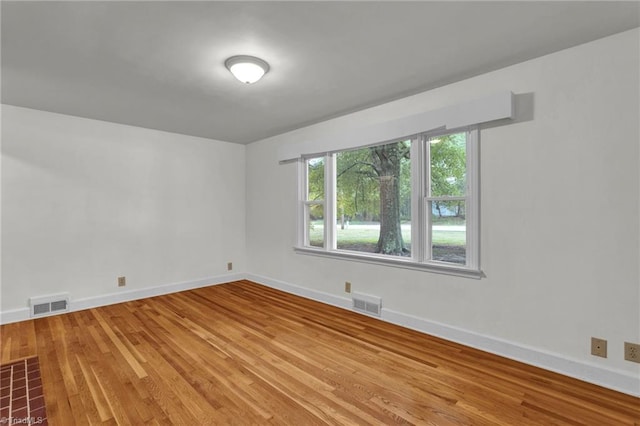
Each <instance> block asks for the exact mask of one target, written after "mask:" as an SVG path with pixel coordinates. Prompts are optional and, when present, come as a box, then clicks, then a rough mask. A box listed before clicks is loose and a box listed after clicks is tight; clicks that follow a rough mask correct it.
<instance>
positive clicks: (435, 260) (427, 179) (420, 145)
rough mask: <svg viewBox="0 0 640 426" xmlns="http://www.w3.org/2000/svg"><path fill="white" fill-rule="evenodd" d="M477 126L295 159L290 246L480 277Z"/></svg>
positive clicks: (301, 249) (304, 250)
mask: <svg viewBox="0 0 640 426" xmlns="http://www.w3.org/2000/svg"><path fill="white" fill-rule="evenodd" d="M477 151H478V131H477V129H471V130H467V129H463V130H459V131H454V132H448V133H434V132H429V133H424V134H420V135H417V136H415V137H412V138H402V139H398V140H395V141H391V142H388V143H384V144H378V145H372V146H366V147H361V148H357V149H351V150H344V151H338V152H332V153H327V154H325V155H323V156H315V157H312V158H306V159H305V160H304V161H302V162H301V164H303V165H304V166H303V167H301V182H302V183H303V184H302V185H301V188H302V190H301V203H300V205H301V221H300V223H301V227H300V237H299V241H298V247H297V249H298V250H300V251H302V252H306V253H314V254H320V255H328V256H338V257H346V258H351V259H356V260H363V261H369V262H376V263H380V262H381V263H393V264H395V265H399V266H405V267H409V268H418V269H431V270H437V271H444V272H447V271H448V272H450V273H455V274H460V275H468V276H476V277H479V253H478V250H479V248H478V245H479V244H478V232H479V226H478V154H477Z"/></svg>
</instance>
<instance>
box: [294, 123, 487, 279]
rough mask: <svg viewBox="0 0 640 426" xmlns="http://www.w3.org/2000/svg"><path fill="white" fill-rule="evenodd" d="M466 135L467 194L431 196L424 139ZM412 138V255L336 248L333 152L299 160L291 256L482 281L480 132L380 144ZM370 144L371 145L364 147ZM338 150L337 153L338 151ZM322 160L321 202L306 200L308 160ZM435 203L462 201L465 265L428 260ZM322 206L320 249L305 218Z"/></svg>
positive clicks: (469, 129)
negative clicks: (313, 208)
mask: <svg viewBox="0 0 640 426" xmlns="http://www.w3.org/2000/svg"><path fill="white" fill-rule="evenodd" d="M463 132H466V133H467V137H466V168H467V170H466V172H467V174H466V184H467V188H466V194H465V195H464V196H461V197H431V196H430V194H429V193H428V192H429V182H430V176H429V173H430V167H429V165H428V161H429V158H430V153H429V149H430V144H429V142H428V140H429V139H431V138H434V137H438V136H446V135H449V134H455V133H463ZM409 139H410V140H411V141H412V142H411V191H412V192H411V257H402V256H389V255H383V254H377V253H364V252H358V251H349V250H339V249H337V243H336V230H337V222H336V208H335V206H336V152H329V153H325V154H324V156H323V155H313V156H309V157H306V158H305V157H303V158H302V160H301V161H299V162H298V164H299V173H298V176H299V180H298V181H299V214H298V217H299V218H300V220H299V225H298V240H297V245H296V247H294V249H295V250H296V252H298V253H301V254H310V255H317V256H325V257H331V258H337V259H345V260H354V261H360V262H366V263H374V264H382V265H388V266H394V267H400V268H406V269H417V270H423V271H431V272H437V273H444V274H450V275H457V276H464V277H470V278H477V279H479V278H481V277H482V276H483V274H482V271H481V270H480V157H479V154H480V150H479V144H480V131H479V127H478V126H470V127H465V128H457V129H451V130H446V131H431V132H424V133H421V134H418V135H415V136H412V137H403V138H397V139H393V140H391V141H387V142H384V144H386V143H391V142H394V141H399V140H409ZM369 146H372V145H369ZM337 152H340V151H337ZM320 157H324V163H325V182H324V184H325V188H324V190H325V193H324V195H325V199H324V200H323V201H322V202H320V201H310V200H308V193H309V191H308V170H309V167H308V162H309V159H312V158H320ZM435 200H462V201H464V202H465V209H466V240H467V241H466V256H465V257H466V264H465V265H459V264H454V263H450V262H443V261H437V260H432V259H431V258H430V256H431V232H430V230H431V223H430V222H431V215H432V213H431V209H430V203H431V202H433V201H435ZM321 203H322V204H323V205H324V247H314V246H310V245H309V214H308V210H309V207H310V206H311V205H312V204H321Z"/></svg>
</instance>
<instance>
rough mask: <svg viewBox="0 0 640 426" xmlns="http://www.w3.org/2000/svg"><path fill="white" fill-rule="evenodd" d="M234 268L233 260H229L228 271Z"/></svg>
mask: <svg viewBox="0 0 640 426" xmlns="http://www.w3.org/2000/svg"><path fill="white" fill-rule="evenodd" d="M232 270H233V262H227V271H232Z"/></svg>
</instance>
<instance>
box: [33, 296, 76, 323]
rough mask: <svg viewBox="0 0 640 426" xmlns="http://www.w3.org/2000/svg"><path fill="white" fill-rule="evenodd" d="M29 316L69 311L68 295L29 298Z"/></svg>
mask: <svg viewBox="0 0 640 426" xmlns="http://www.w3.org/2000/svg"><path fill="white" fill-rule="evenodd" d="M29 305H30V306H31V317H40V316H45V315H53V314H58V313H61V312H68V311H69V295H68V294H57V295H55V296H41V297H32V298H30V299H29Z"/></svg>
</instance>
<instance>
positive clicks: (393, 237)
mask: <svg viewBox="0 0 640 426" xmlns="http://www.w3.org/2000/svg"><path fill="white" fill-rule="evenodd" d="M371 151H372V154H373V155H372V157H373V160H374V161H373V162H374V164H375V169H376V173H377V174H378V177H379V180H380V237H379V238H378V244H377V247H376V251H377V252H378V253H382V254H390V255H396V256H401V255H402V254H404V253H406V252H407V249H406V248H405V246H404V241H403V240H402V228H401V223H400V163H401V160H402V158H404V157H405V156H406V155H407V154H408V149H407V148H406V147H405V146H404V145H402V144H401V143H398V144H394V145H384V146H379V147H374V148H371Z"/></svg>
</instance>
